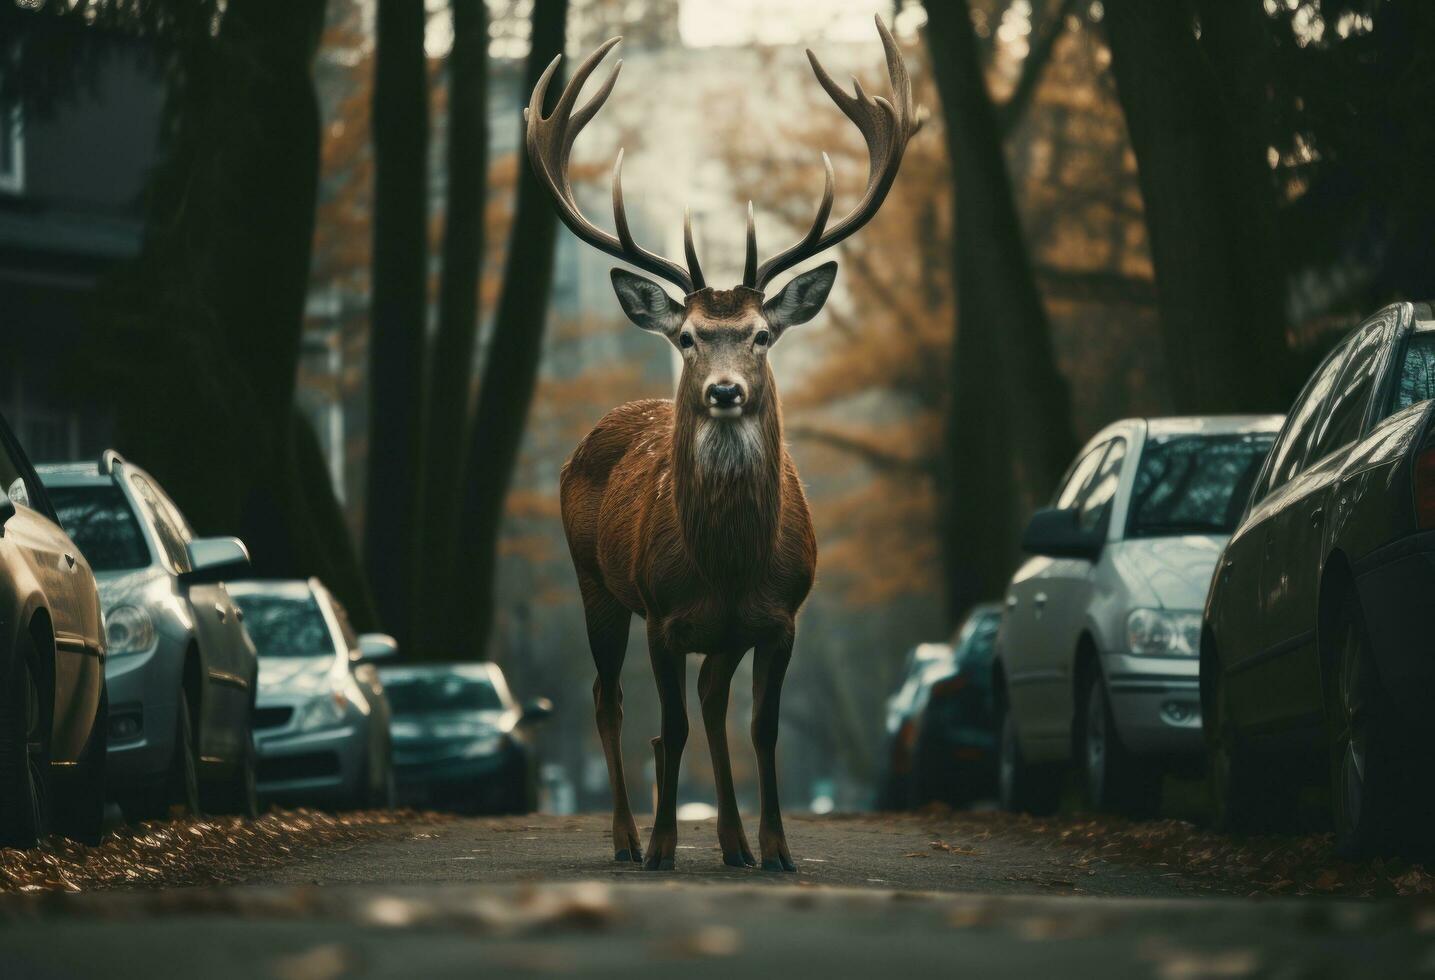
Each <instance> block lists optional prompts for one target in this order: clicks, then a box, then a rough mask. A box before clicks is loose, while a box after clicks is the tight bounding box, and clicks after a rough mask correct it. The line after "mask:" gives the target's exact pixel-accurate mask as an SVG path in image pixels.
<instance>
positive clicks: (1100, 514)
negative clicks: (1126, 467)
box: [1076, 439, 1126, 531]
mask: <svg viewBox="0 0 1435 980" xmlns="http://www.w3.org/2000/svg"><path fill="white" fill-rule="evenodd" d="M1110 447H1111V448H1110V449H1109V451H1108V452H1107V453H1106V456H1105V457H1104V458H1103V459H1102V460H1101V466H1100V468H1098V469H1097V471H1096V475H1095V476H1094V477H1092V479H1091V489H1089V490H1088V491H1087V492H1086V493H1085V494H1083V495H1082V497H1081V504H1080V506H1079V508H1078V510H1077V515H1076V522H1077V524H1079V525H1080V526H1081V527H1082V529H1083V530H1087V531H1091V530H1095V529H1096V528H1098V527H1100V526H1101V522H1102V521H1104V520H1105V519H1106V517H1107V515H1108V514H1110V513H1111V504H1112V501H1114V500H1115V499H1116V487H1117V485H1118V484H1120V482H1121V464H1122V463H1123V462H1124V461H1125V459H1126V440H1125V439H1112V440H1111V443H1110Z"/></svg>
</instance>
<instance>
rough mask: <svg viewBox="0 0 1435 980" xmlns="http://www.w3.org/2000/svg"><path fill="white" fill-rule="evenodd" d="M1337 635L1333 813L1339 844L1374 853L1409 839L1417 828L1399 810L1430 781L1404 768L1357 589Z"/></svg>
mask: <svg viewBox="0 0 1435 980" xmlns="http://www.w3.org/2000/svg"><path fill="white" fill-rule="evenodd" d="M1338 637H1339V640H1338V642H1339V648H1338V651H1337V654H1336V656H1335V657H1334V658H1333V662H1332V663H1331V664H1330V666H1329V668H1328V671H1327V674H1328V676H1327V678H1326V683H1325V691H1326V733H1327V736H1328V739H1327V741H1328V744H1329V746H1330V804H1331V817H1332V820H1333V822H1334V824H1335V841H1336V849H1337V850H1338V851H1339V852H1340V853H1341V854H1342V855H1344V856H1347V857H1367V856H1371V855H1374V854H1378V853H1380V852H1382V851H1391V850H1396V849H1399V848H1400V847H1402V846H1403V845H1404V844H1405V843H1407V842H1408V832H1409V829H1410V828H1409V827H1408V826H1404V825H1402V824H1401V821H1400V819H1399V818H1400V817H1401V816H1402V815H1403V813H1402V811H1405V810H1410V809H1412V808H1411V807H1410V806H1409V804H1411V803H1413V802H1416V801H1414V800H1411V799H1409V798H1408V797H1409V795H1410V794H1413V793H1417V792H1419V791H1420V789H1419V787H1421V786H1422V785H1423V783H1422V781H1421V780H1420V779H1418V778H1416V779H1412V780H1406V779H1404V778H1403V776H1402V766H1401V763H1402V760H1401V758H1400V757H1399V755H1398V753H1397V751H1396V747H1395V739H1393V738H1392V737H1391V734H1390V732H1389V725H1388V719H1389V711H1388V710H1386V708H1385V706H1384V705H1383V704H1382V703H1381V701H1382V698H1381V692H1380V686H1379V682H1378V681H1377V679H1376V676H1375V670H1374V667H1373V666H1372V664H1371V660H1370V648H1369V643H1368V641H1367V639H1366V635H1365V623H1364V620H1363V619H1362V617H1361V614H1360V607H1359V605H1358V603H1357V602H1356V601H1355V599H1354V597H1351V598H1350V599H1349V600H1347V602H1346V604H1345V607H1344V609H1343V610H1342V612H1341V617H1340V626H1339V633H1338ZM1331 674H1333V676H1329V675H1331ZM1402 787H1405V789H1404V790H1403V791H1402Z"/></svg>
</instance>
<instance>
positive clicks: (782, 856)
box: [752, 628, 797, 871]
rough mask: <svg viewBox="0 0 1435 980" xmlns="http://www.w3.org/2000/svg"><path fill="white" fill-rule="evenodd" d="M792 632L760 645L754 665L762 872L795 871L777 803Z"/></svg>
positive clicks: (755, 735)
mask: <svg viewBox="0 0 1435 980" xmlns="http://www.w3.org/2000/svg"><path fill="white" fill-rule="evenodd" d="M792 641H793V632H792V630H791V628H789V629H787V630H786V631H784V632H783V633H782V634H781V635H779V636H777V637H775V638H773V639H772V640H770V641H766V642H763V643H760V644H758V646H757V649H756V651H755V653H754V657H753V664H752V744H753V747H754V748H755V749H756V750H757V774H758V786H759V789H760V791H761V795H762V817H761V822H760V823H759V825H758V832H757V843H758V847H759V848H760V849H761V851H762V870H764V871H796V870H797V866H796V865H795V864H793V863H792V855H791V854H790V853H789V852H788V850H787V836H786V835H785V834H784V833H783V831H782V809H781V807H780V806H779V804H778V801H777V715H778V710H779V706H780V704H781V701H782V679H783V677H784V676H785V675H786V674H787V664H788V661H789V660H791V659H792Z"/></svg>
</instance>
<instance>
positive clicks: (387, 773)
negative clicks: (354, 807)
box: [367, 748, 398, 810]
mask: <svg viewBox="0 0 1435 980" xmlns="http://www.w3.org/2000/svg"><path fill="white" fill-rule="evenodd" d="M397 797H398V787H397V786H396V785H395V782H394V763H393V749H392V748H390V750H389V751H388V753H386V755H385V758H384V770H383V776H382V778H381V779H380V781H379V783H378V785H377V786H370V787H369V799H368V804H367V805H368V807H369V809H371V810H392V809H393V808H394V806H395V802H396V799H397Z"/></svg>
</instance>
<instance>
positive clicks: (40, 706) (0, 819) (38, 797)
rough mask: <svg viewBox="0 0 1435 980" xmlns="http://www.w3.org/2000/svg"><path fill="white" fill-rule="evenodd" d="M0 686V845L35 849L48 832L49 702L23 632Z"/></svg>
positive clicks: (32, 649)
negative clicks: (2, 684) (46, 817)
mask: <svg viewBox="0 0 1435 980" xmlns="http://www.w3.org/2000/svg"><path fill="white" fill-rule="evenodd" d="M6 667H7V669H6V671H5V683H4V686H3V688H0V847H34V846H35V844H36V843H38V842H39V840H40V838H42V837H44V836H45V833H46V829H47V828H46V823H45V814H46V790H47V788H48V776H49V771H50V711H48V710H46V708H47V705H51V704H53V700H51V699H50V696H49V695H48V693H47V692H46V690H45V687H44V685H43V683H42V681H41V678H43V677H44V676H45V674H44V672H43V671H41V670H40V657H39V651H38V649H37V648H36V646H35V641H34V638H33V637H31V636H30V635H29V634H28V633H22V634H21V635H20V636H19V637H18V639H17V641H16V643H15V648H14V650H13V651H11V655H10V663H9V664H7V665H6Z"/></svg>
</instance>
